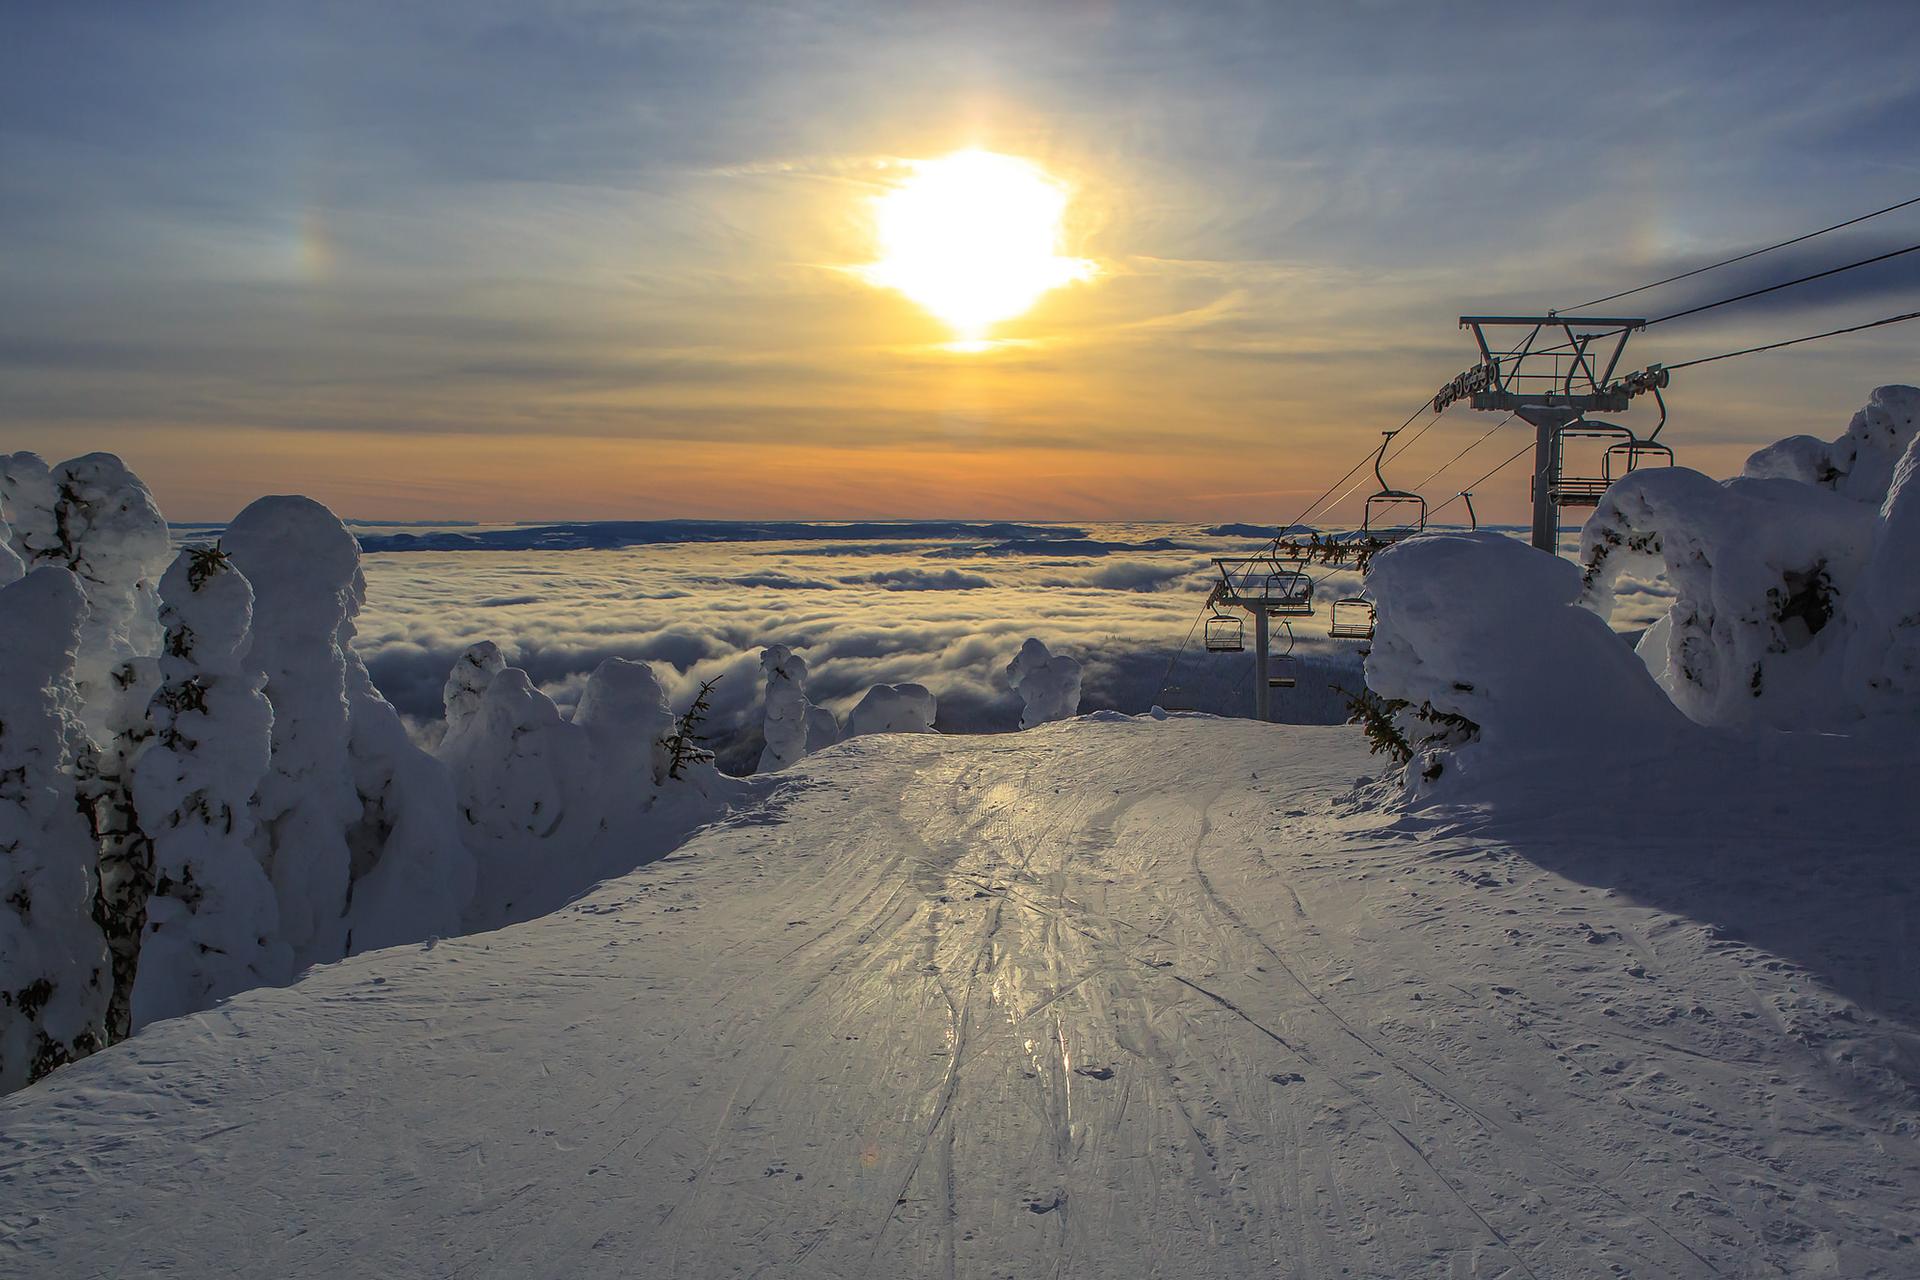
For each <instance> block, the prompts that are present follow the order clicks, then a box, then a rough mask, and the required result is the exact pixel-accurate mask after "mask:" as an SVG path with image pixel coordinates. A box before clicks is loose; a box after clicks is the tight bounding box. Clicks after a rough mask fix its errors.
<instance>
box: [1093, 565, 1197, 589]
mask: <svg viewBox="0 0 1920 1280" xmlns="http://www.w3.org/2000/svg"><path fill="white" fill-rule="evenodd" d="M1192 571H1193V567H1192V565H1191V564H1177V565H1167V564H1152V563H1148V562H1146V561H1141V560H1122V561H1120V562H1119V563H1117V564H1109V565H1102V566H1101V567H1100V568H1099V569H1097V570H1095V571H1094V573H1093V574H1092V576H1091V577H1090V578H1089V579H1088V580H1089V581H1090V582H1092V583H1093V585H1094V586H1096V587H1105V588H1107V589H1108V590H1109V591H1158V590H1159V589H1160V588H1162V587H1164V586H1166V585H1167V584H1168V583H1170V582H1176V581H1178V580H1179V579H1181V578H1184V577H1186V576H1187V575H1188V574H1190V573H1191V572H1192Z"/></svg>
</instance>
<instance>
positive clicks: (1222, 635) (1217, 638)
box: [1207, 613, 1247, 653]
mask: <svg viewBox="0 0 1920 1280" xmlns="http://www.w3.org/2000/svg"><path fill="white" fill-rule="evenodd" d="M1246 637H1247V629H1246V625H1245V624H1244V623H1242V622H1241V620H1240V619H1239V618H1238V617H1237V616H1235V615H1234V614H1231V613H1216V614H1214V615H1213V616H1212V617H1211V618H1208V619H1207V652H1208V653H1239V652H1241V651H1242V650H1243V649H1245V648H1246V647H1247V638H1246Z"/></svg>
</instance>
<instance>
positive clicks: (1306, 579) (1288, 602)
mask: <svg viewBox="0 0 1920 1280" xmlns="http://www.w3.org/2000/svg"><path fill="white" fill-rule="evenodd" d="M1269 563H1270V564H1271V565H1272V566H1273V571H1272V572H1271V573H1269V574H1267V577H1266V581H1265V582H1263V583H1262V584H1261V587H1260V603H1261V605H1262V606H1263V607H1264V608H1265V609H1266V611H1267V614H1268V616H1269V617H1274V618H1307V617H1312V616H1313V577H1312V575H1310V574H1309V573H1307V571H1306V568H1305V567H1304V565H1303V564H1301V563H1300V562H1297V561H1295V562H1290V563H1282V562H1281V561H1279V560H1272V561H1269Z"/></svg>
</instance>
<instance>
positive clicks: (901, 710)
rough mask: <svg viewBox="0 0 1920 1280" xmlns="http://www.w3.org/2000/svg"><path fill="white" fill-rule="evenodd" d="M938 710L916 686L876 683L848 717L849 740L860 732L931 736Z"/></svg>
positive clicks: (924, 691) (930, 698) (922, 688)
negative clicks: (926, 734) (924, 734)
mask: <svg viewBox="0 0 1920 1280" xmlns="http://www.w3.org/2000/svg"><path fill="white" fill-rule="evenodd" d="M937 710H938V705H937V704H936V703H935V702H934V698H933V695H932V694H931V693H928V692H927V690H926V689H925V688H924V687H923V686H921V685H917V684H877V685H875V686H873V688H871V689H869V690H867V693H866V696H865V697H863V698H861V699H860V702H859V705H857V706H855V707H854V709H853V710H852V711H851V712H849V713H848V714H847V732H846V736H847V737H849V738H856V737H859V736H860V735H861V734H863V733H932V732H933V717H934V714H935V712H936V711H937Z"/></svg>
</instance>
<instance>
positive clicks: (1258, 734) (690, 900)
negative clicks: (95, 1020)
mask: <svg viewBox="0 0 1920 1280" xmlns="http://www.w3.org/2000/svg"><path fill="white" fill-rule="evenodd" d="M1701 732H1702V733H1703V734H1706V733H1711V732H1712V731H1709V730H1702V731H1701ZM1712 745H1713V749H1712V750H1709V751H1696V752H1692V753H1689V754H1687V755H1685V756H1682V757H1673V758H1655V757H1654V756H1651V755H1647V756H1643V757H1642V758H1640V759H1638V760H1631V761H1623V760H1615V759H1600V758H1594V759H1589V760H1588V761H1587V762H1586V765H1585V768H1584V769H1571V768H1570V769H1565V770H1554V771H1546V770H1542V771H1540V772H1539V773H1538V774H1537V775H1536V776H1535V777H1534V778H1533V780H1532V784H1531V785H1530V786H1528V787H1527V788H1525V789H1524V790H1515V791H1511V792H1509V793H1506V794H1505V795H1504V797H1503V802H1502V803H1501V804H1499V805H1497V806H1492V807H1488V806H1486V805H1484V804H1481V803H1477V802H1476V803H1463V804H1461V805H1460V806H1459V807H1455V808H1444V809H1443V808H1434V807H1428V808H1425V809H1422V810H1419V811H1417V812H1415V813H1412V814H1407V815H1402V816H1399V817H1394V816H1392V815H1391V814H1388V813H1385V812H1383V811H1382V807H1381V796H1380V795H1379V794H1378V793H1377V790H1376V789H1375V788H1373V787H1371V786H1370V787H1368V788H1362V789H1360V790H1358V791H1356V790H1354V789H1353V787H1352V780H1353V779H1354V778H1355V776H1356V775H1359V774H1362V773H1364V772H1367V771H1369V769H1370V768H1371V767H1372V766H1373V765H1374V764H1375V763H1376V762H1373V761H1370V760H1369V759H1368V758H1367V756H1366V754H1365V744H1364V743H1363V742H1362V740H1361V739H1360V738H1359V736H1358V735H1357V734H1356V733H1354V732H1353V731H1352V730H1345V729H1311V728H1288V727H1283V726H1263V725H1256V724H1252V723H1250V722H1244V721H1241V722H1235V721H1216V720H1210V719H1204V718H1198V717H1182V716H1175V717H1172V718H1170V719H1166V720H1162V721H1154V720H1147V719H1139V720H1129V719H1123V718H1120V717H1114V716H1095V717H1089V718H1084V719H1080V720H1075V721H1070V722H1067V723H1063V724H1055V725H1049V726H1045V727H1043V728H1040V729H1036V730H1034V731H1031V732H1028V733H1022V734H1016V735H1002V736H996V737H979V738H954V737H942V736H936V735H927V734H904V735H887V736H867V737H860V738H857V739H854V740H852V741H850V742H846V743H843V744H841V745H839V746H835V747H831V748H828V749H827V750H825V751H823V752H820V753H818V754H815V755H812V756H809V757H808V758H807V759H805V760H803V761H801V762H799V763H797V764H794V765H792V766H790V767H789V768H787V769H785V770H783V771H782V772H780V773H779V774H776V775H772V776H770V777H768V778H765V779H760V780H757V781H755V782H754V783H753V784H752V794H753V797H754V800H753V802H752V803H744V802H743V803H742V804H741V806H740V807H738V808H737V809H736V811H735V813H734V814H733V816H732V817H731V818H730V819H729V820H727V821H726V822H724V823H722V824H721V825H719V826H717V827H715V828H712V829H710V830H709V831H707V832H706V833H704V834H702V835H700V836H698V837H697V838H696V839H694V840H693V841H692V842H691V843H690V844H689V845H687V846H686V847H685V848H683V849H682V850H680V851H679V852H678V853H675V854H674V855H672V856H671V857H669V858H667V859H666V860H664V861H662V862H659V863H656V864H653V865H651V866H648V867H645V868H643V869H641V870H640V871H637V872H634V873H632V874H630V875H626V876H623V877H622V878H620V879H617V880H614V881H612V882H610V883H608V884H606V885H604V886H603V887H602V888H600V889H599V890H598V891H596V892H595V893H593V894H592V895H590V896H589V897H588V898H586V899H585V900H583V901H581V902H579V903H577V904H575V905H573V906H571V907H568V908H567V909H565V910H563V911H561V912H560V913H558V914H556V915H553V916H550V917H547V918H544V919H540V920H536V921H533V922H530V923H527V924H523V925H519V926H517V927H514V928H510V929H507V930H504V931H501V932H497V933H492V934H483V935H477V936H472V937H467V938H462V939H457V940H453V941H444V942H439V943H437V944H436V943H428V944H424V945H413V946H409V947H404V948H396V949H394V950H390V951H386V952H381V953H378V954H372V955H365V956H359V957H355V958H353V959H350V960H348V961H345V962H343V963H339V964H334V965H328V966H324V967H322V968H319V969H317V970H315V971H314V972H313V973H312V974H310V975H309V976H308V977H307V978H305V979H304V980H303V981H301V982H300V983H298V984H296V985H295V986H293V987H290V988H282V989H269V990H259V991H254V992H250V993H247V994H244V995H241V996H239V997H237V998H236V999H234V1000H232V1001H230V1002H228V1003H226V1004H224V1005H222V1006H221V1007H219V1008H218V1009H216V1010H214V1011H211V1012H207V1013H202V1014H197V1015H194V1016H192V1017H189V1018H184V1019H179V1020H176V1021H172V1022H167V1023H163V1024H159V1025H157V1026H154V1027H150V1028H148V1029H147V1030H146V1031H144V1032H142V1033H141V1034H140V1035H139V1036H138V1037H136V1038H135V1039H133V1040H131V1041H129V1042H126V1043H124V1044H121V1045H118V1046H116V1047H114V1048H112V1049H109V1050H107V1051H105V1052H102V1053H99V1054H96V1055H95V1056H93V1057H91V1058H89V1059H87V1060H85V1061H83V1062H81V1063H79V1064H77V1065H75V1066H72V1067H68V1068H63V1069H62V1070H60V1071H58V1072H56V1073H55V1074H54V1075H53V1076H52V1077H50V1078H49V1079H47V1080H45V1081H43V1082H41V1083H40V1084H38V1085H35V1086H33V1087H31V1088H28V1089H26V1090H24V1091H22V1092H20V1093H18V1094H15V1095H13V1096H12V1097H10V1098H7V1099H5V1100H3V1101H0V1134H4V1139H3V1140H0V1151H4V1158H3V1159H0V1241H4V1252H0V1257H4V1258H5V1259H6V1266H7V1267H8V1268H9V1269H11V1270H12V1271H13V1272H14V1273H15V1274H21V1275H84V1274H102V1275H131V1274H142V1275H179V1276H193V1277H214V1276H239V1275H244V1276H274V1277H306V1276H316V1277H317V1276H327V1277H332V1276H338V1275H340V1274H343V1273H350V1274H355V1275H377V1276H382V1277H413V1276H422V1277H424V1276H461V1277H476V1276H477V1277H484V1276H501V1277H505V1276H524V1275H554V1276H567V1277H582V1278H584V1277H597V1276H609V1277H611V1276H622V1277H626V1276H649V1277H674V1276H735V1275H739V1276H745V1275H767V1276H796V1277H834V1278H836V1280H839V1278H842V1277H855V1276H873V1277H893V1276H981V1277H985V1276H1008V1275H1011V1276H1020V1277H1026V1276H1060V1277H1098V1278H1100V1280H1128V1278H1131V1277H1147V1276H1182V1277H1189V1276H1191V1277H1245V1276H1290V1277H1315V1278H1318V1277H1331V1276H1340V1275H1352V1276H1392V1277H1426V1276H1433V1277H1442V1276H1444V1277H1461V1276H1490V1277H1516V1276H1531V1277H1536V1278H1540V1280H1545V1278H1547V1277H1553V1278H1555V1280H1560V1278H1567V1277H1576V1278H1577V1277H1616V1276H1622V1275H1632V1276H1639V1277H1693V1276H1711V1275H1722V1276H1739V1277H1764V1276H1776V1275H1836V1276H1848V1277H1869V1276H1885V1277H1893V1276H1901V1275H1911V1274H1913V1263H1914V1259H1915V1257H1916V1256H1920V1254H1916V1248H1917V1247H1920V1246H1917V1245H1916V1242H1915V1240H1914V1234H1915V1231H1916V1215H1915V1210H1914V1205H1915V1204H1916V1203H1920V1114H1917V1113H1916V1096H1917V1095H1916V1092H1915V1086H1916V1085H1917V1084H1920V1068H1917V1067H1916V1058H1915V1049H1914V1046H1915V1045H1916V1044H1920V1040H1917V1039H1916V1032H1917V1031H1920V992H1916V990H1915V988H1914V985H1913V982H1912V977H1913V974H1914V973H1915V972H1916V970H1917V968H1920V951H1917V950H1916V939H1915V937H1914V935H1913V932H1912V927H1911V920H1912V919H1913V918H1914V913H1915V911H1916V908H1917V907H1920V902H1916V895H1915V890H1914V887H1913V878H1912V875H1911V867H1912V857H1913V849H1912V830H1911V824H1910V821H1909V817H1908V814H1907V812H1906V810H1905V809H1904V808H1903V807H1902V805H1901V803H1900V802H1899V797H1900V796H1901V795H1902V794H1903V790H1904V787H1905V786H1906V785H1909V783H1908V780H1909V779H1910V778H1911V777H1912V776H1913V770H1914V766H1915V764H1916V763H1920V761H1916V759H1915V755H1916V751H1915V747H1914V746H1913V744H1912V743H1911V742H1910V741H1903V740H1899V739H1893V740H1890V741H1888V742H1885V743H1882V744H1879V746H1878V747H1873V745H1872V744H1869V743H1865V742H1861V741H1848V740H1846V739H1839V738H1828V739H1819V740H1815V741H1812V742H1802V743H1796V744H1795V745H1794V747H1793V748H1792V751H1791V752H1789V751H1787V750H1786V749H1785V748H1783V747H1781V746H1780V745H1779V743H1778V742H1777V741H1776V740H1774V739H1767V740H1763V741H1761V742H1760V743H1759V745H1757V746H1753V745H1749V746H1741V745H1739V744H1737V743H1735V742H1734V741H1733V740H1732V739H1726V738H1720V737H1716V738H1715V739H1714V742H1713V744H1712ZM1481 799H1483V800H1484V799H1485V797H1481Z"/></svg>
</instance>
